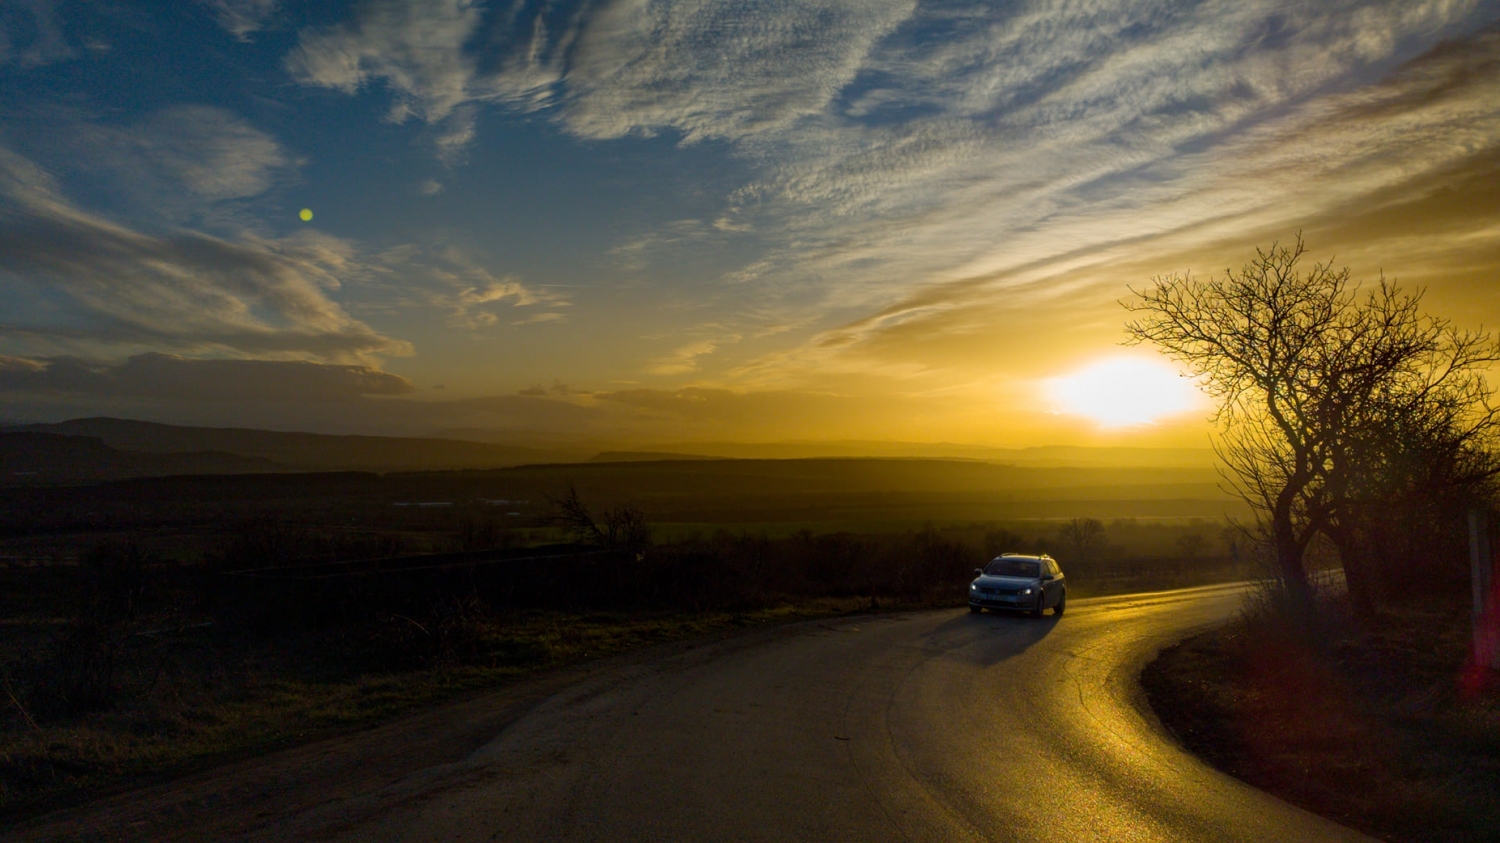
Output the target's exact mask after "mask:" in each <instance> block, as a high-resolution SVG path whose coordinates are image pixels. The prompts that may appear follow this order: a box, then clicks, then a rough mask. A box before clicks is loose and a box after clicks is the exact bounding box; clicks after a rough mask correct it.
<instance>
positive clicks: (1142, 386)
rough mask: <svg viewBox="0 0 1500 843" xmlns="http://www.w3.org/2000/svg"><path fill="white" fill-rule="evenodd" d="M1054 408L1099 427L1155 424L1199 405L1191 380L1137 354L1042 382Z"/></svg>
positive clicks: (1111, 359) (1108, 360) (1199, 397)
mask: <svg viewBox="0 0 1500 843" xmlns="http://www.w3.org/2000/svg"><path fill="white" fill-rule="evenodd" d="M1046 387H1047V392H1048V395H1049V396H1050V397H1051V399H1052V401H1053V403H1054V404H1055V405H1056V406H1057V409H1058V411H1059V412H1063V413H1067V414H1069V415H1075V416H1083V417H1084V418H1088V419H1092V420H1093V421H1094V422H1096V423H1098V425H1099V426H1100V427H1105V428H1118V427H1133V426H1137V425H1149V424H1155V423H1156V422H1157V421H1158V420H1159V419H1162V418H1165V417H1167V416H1172V415H1177V414H1179V413H1183V412H1186V411H1188V410H1192V409H1195V408H1197V407H1199V406H1201V405H1202V401H1203V395H1202V393H1200V392H1199V391H1198V390H1197V388H1195V387H1194V386H1193V382H1192V381H1191V380H1189V379H1187V378H1184V377H1182V376H1181V375H1179V374H1178V373H1177V372H1176V371H1175V370H1173V369H1172V368H1170V367H1168V366H1166V365H1163V364H1161V363H1154V362H1151V361H1148V360H1143V359H1141V358H1138V357H1114V358H1110V359H1106V360H1101V361H1098V362H1096V363H1092V364H1090V365H1088V366H1085V367H1084V368H1082V369H1079V370H1077V371H1075V372H1072V373H1070V374H1067V375H1063V376H1062V377H1057V378H1052V379H1051V380H1049V381H1047V382H1046Z"/></svg>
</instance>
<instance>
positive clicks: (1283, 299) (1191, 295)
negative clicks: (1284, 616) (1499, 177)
mask: <svg viewBox="0 0 1500 843" xmlns="http://www.w3.org/2000/svg"><path fill="white" fill-rule="evenodd" d="M1305 252H1306V247H1305V245H1304V244H1303V242H1302V238H1301V236H1300V235H1299V236H1298V237H1297V239H1296V241H1295V242H1294V243H1293V244H1292V245H1291V246H1289V247H1286V246H1281V245H1278V244H1273V245H1272V246H1271V247H1270V248H1269V249H1257V250H1256V256H1255V258H1254V259H1253V260H1251V261H1250V262H1249V263H1247V264H1246V265H1245V266H1244V267H1243V268H1242V269H1241V270H1240V271H1239V272H1235V271H1233V270H1226V271H1225V272H1224V275H1223V276H1222V277H1217V278H1211V279H1209V280H1206V281H1205V280H1200V279H1197V278H1194V277H1192V276H1191V275H1187V274H1181V275H1179V274H1171V275H1166V276H1158V277H1156V278H1153V279H1152V283H1151V286H1149V287H1148V288H1146V289H1145V290H1142V291H1137V290H1134V289H1132V290H1131V292H1132V294H1133V295H1134V298H1132V299H1130V300H1128V301H1126V302H1124V304H1125V307H1126V308H1127V309H1128V310H1130V311H1131V312H1132V313H1135V314H1137V318H1136V319H1135V320H1134V321H1131V322H1129V323H1128V324H1127V325H1126V330H1127V332H1128V333H1129V334H1130V337H1131V339H1132V340H1133V341H1134V342H1149V343H1152V344H1154V345H1156V346H1157V347H1158V348H1159V349H1160V350H1161V351H1163V352H1164V353H1165V354H1167V355H1168V356H1170V357H1172V358H1173V359H1176V360H1178V361H1180V362H1182V363H1184V364H1186V365H1187V367H1188V369H1189V370H1190V372H1191V374H1192V375H1193V376H1195V377H1197V378H1199V379H1200V382H1201V383H1202V385H1203V388H1204V389H1205V390H1206V391H1207V392H1208V393H1209V395H1210V396H1211V397H1213V398H1214V399H1216V400H1217V402H1218V411H1217V413H1216V414H1215V417H1214V420H1215V421H1216V422H1217V424H1218V428H1219V432H1218V434H1217V436H1216V438H1215V442H1214V445H1215V450H1216V452H1217V453H1218V456H1219V459H1220V461H1221V462H1222V464H1223V468H1222V469H1221V473H1222V474H1223V476H1224V477H1225V479H1226V481H1227V482H1228V483H1229V485H1230V486H1231V487H1232V489H1233V490H1234V491H1235V492H1236V493H1238V494H1239V496H1240V497H1242V498H1243V499H1244V500H1245V501H1246V502H1248V503H1249V504H1250V505H1251V506H1252V507H1253V508H1254V509H1255V511H1256V513H1257V515H1258V518H1259V520H1260V522H1261V528H1262V531H1263V532H1264V534H1265V535H1266V536H1267V538H1268V540H1269V542H1270V544H1271V546H1272V550H1273V551H1274V556H1275V560H1276V565H1277V568H1278V571H1279V574H1280V577H1281V579H1282V580H1284V581H1285V583H1286V585H1287V588H1288V592H1289V593H1290V594H1292V595H1293V596H1294V597H1295V598H1297V599H1299V600H1301V601H1306V600H1307V598H1308V596H1309V591H1308V585H1307V572H1306V568H1305V566H1304V562H1303V558H1304V555H1305V553H1306V551H1307V548H1308V546H1309V544H1310V543H1311V542H1312V541H1313V539H1314V538H1315V537H1316V536H1317V535H1319V534H1320V533H1323V534H1327V535H1328V536H1329V538H1332V539H1334V540H1335V542H1336V543H1337V541H1338V536H1337V534H1338V527H1339V525H1340V524H1344V523H1347V522H1348V520H1349V518H1350V517H1351V514H1352V513H1353V511H1354V510H1353V507H1352V506H1351V501H1352V500H1353V498H1354V496H1355V494H1356V490H1363V492H1362V493H1369V494H1377V495H1378V494H1380V492H1378V491H1377V489H1378V487H1379V486H1380V484H1381V483H1383V482H1387V481H1390V480H1392V478H1393V477H1394V476H1395V475H1394V474H1393V473H1392V472H1393V471H1394V470H1395V465H1394V463H1393V462H1392V461H1391V459H1390V457H1391V456H1392V455H1393V454H1394V453H1395V451H1394V450H1393V448H1392V446H1393V444H1394V443H1395V442H1396V440H1398V439H1399V438H1400V437H1402V436H1405V435H1411V434H1413V433H1415V432H1417V431H1418V430H1420V431H1421V432H1422V435H1423V436H1424V437H1426V438H1427V439H1429V440H1430V441H1431V442H1432V443H1434V444H1436V443H1440V442H1450V445H1446V446H1443V447H1447V448H1449V451H1450V452H1453V453H1458V452H1463V453H1468V452H1470V451H1472V450H1474V449H1475V448H1477V447H1480V446H1481V444H1482V442H1483V440H1485V439H1486V438H1487V437H1488V435H1489V434H1490V433H1491V432H1493V429H1494V426H1495V411H1494V410H1493V409H1491V408H1490V407H1489V405H1488V404H1487V403H1486V401H1485V399H1486V398H1487V396H1488V389H1487V387H1486V385H1485V383H1484V380H1483V378H1482V377H1481V375H1480V372H1481V371H1482V370H1483V368H1484V367H1485V366H1487V365H1488V364H1489V363H1490V362H1492V361H1495V360H1497V359H1500V348H1497V347H1496V345H1495V344H1494V342H1493V340H1492V338H1491V337H1490V336H1489V335H1488V334H1485V333H1482V332H1465V331H1460V330H1458V329H1456V328H1455V327H1453V325H1452V324H1451V323H1449V322H1447V321H1444V320H1440V319H1435V318H1432V317H1429V316H1425V315H1423V314H1422V312H1421V310H1420V307H1419V305H1420V302H1421V297H1422V295H1421V292H1420V291H1419V292H1416V293H1408V292H1406V291H1404V290H1402V289H1401V288H1400V287H1399V286H1398V285H1396V284H1393V283H1389V282H1387V281H1386V280H1385V279H1384V278H1381V279H1380V280H1379V282H1378V283H1377V284H1375V285H1374V286H1372V287H1371V288H1370V289H1369V290H1368V291H1367V292H1362V291H1361V290H1360V288H1359V286H1358V285H1357V284H1353V283H1351V281H1350V274H1349V270H1348V268H1347V267H1346V268H1343V269H1337V270H1335V269H1334V268H1333V266H1332V264H1331V263H1313V264H1312V265H1311V266H1309V267H1307V268H1306V271H1303V270H1302V269H1301V268H1300V266H1299V264H1300V263H1301V261H1302V258H1303V256H1304V254H1305ZM1397 419H1405V420H1407V423H1406V424H1405V427H1404V428H1402V425H1400V424H1396V423H1395V421H1396V420H1397ZM1419 419H1420V420H1423V421H1421V422H1420V423H1418V422H1417V420H1419ZM1398 429H1400V432H1398ZM1393 437H1394V438H1393ZM1453 442H1456V443H1457V444H1452V443H1453ZM1454 448H1456V449H1457V450H1456V451H1454V450H1453V449H1454ZM1459 462H1462V461H1461V460H1460V461H1459ZM1455 464H1457V463H1455ZM1408 479H1409V478H1408ZM1347 564H1348V561H1347V560H1346V565H1347ZM1346 572H1348V573H1355V571H1354V570H1352V569H1350V568H1348V567H1346Z"/></svg>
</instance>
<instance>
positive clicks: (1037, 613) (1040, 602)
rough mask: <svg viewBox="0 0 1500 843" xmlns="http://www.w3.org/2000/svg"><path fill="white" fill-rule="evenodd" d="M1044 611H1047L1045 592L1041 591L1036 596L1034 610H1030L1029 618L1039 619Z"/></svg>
mask: <svg viewBox="0 0 1500 843" xmlns="http://www.w3.org/2000/svg"><path fill="white" fill-rule="evenodd" d="M1045 611H1047V592H1045V591H1043V592H1042V593H1040V594H1038V595H1037V596H1036V608H1035V609H1032V610H1031V616H1032V617H1033V618H1039V617H1041V616H1042V613H1043V612H1045Z"/></svg>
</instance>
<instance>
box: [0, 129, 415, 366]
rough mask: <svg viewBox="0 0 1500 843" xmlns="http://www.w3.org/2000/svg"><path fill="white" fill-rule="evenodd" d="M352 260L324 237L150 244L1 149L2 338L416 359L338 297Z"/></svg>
mask: <svg viewBox="0 0 1500 843" xmlns="http://www.w3.org/2000/svg"><path fill="white" fill-rule="evenodd" d="M349 259H350V251H349V249H348V247H347V245H346V244H343V243H342V242H341V241H338V240H337V239H336V238H332V237H327V236H326V235H325V236H318V235H303V236H300V237H294V238H289V239H282V240H276V239H265V238H259V237H255V236H253V235H246V236H244V237H242V238H240V239H238V240H228V239H223V238H219V237H213V236H209V235H206V234H202V233H198V232H192V231H182V230H176V231H172V232H169V233H165V234H148V233H143V232H141V231H137V230H135V229H132V228H129V227H127V226H124V225H120V224H118V223H114V222H111V221H109V220H106V219H104V218H102V217H99V216H96V215H93V214H90V213H87V212H85V211H82V210H79V209H78V208H76V207H74V206H73V205H72V204H71V203H70V202H69V201H68V200H67V199H66V198H65V197H64V196H63V195H62V194H61V192H60V191H59V189H58V186H57V185H56V183H55V182H54V181H53V179H52V178H51V176H50V175H49V174H47V173H46V172H45V171H44V170H42V169H41V168H39V167H37V166H36V165H35V164H33V163H32V162H31V161H29V160H27V159H25V158H23V157H22V156H19V155H17V154H15V153H14V152H10V151H9V150H5V149H0V286H3V287H4V289H5V290H6V291H7V292H8V295H7V297H6V298H7V299H8V301H7V302H6V303H5V304H3V305H0V321H3V323H4V327H3V328H0V333H5V334H9V335H11V336H13V337H20V338H25V339H26V340H27V341H28V342H33V343H35V342H42V343H44V344H45V343H51V344H52V345H53V346H54V347H57V346H69V347H77V346H84V347H86V350H88V351H89V352H91V353H107V352H108V351H109V350H110V349H116V350H118V349H122V348H130V347H142V346H144V347H148V348H149V347H157V348H163V347H165V348H176V349H182V350H212V349H220V350H233V351H238V352H244V353H251V354H256V353H267V352H271V353H280V354H295V355H311V356H315V357H321V358H325V359H330V360H339V359H348V358H355V359H358V358H361V357H364V356H366V355H372V354H400V353H408V352H409V351H410V347H409V346H408V345H407V344H406V343H404V342H401V341H399V340H394V339H391V338H389V337H386V336H383V335H381V334H380V333H378V332H377V331H375V330H374V329H372V328H370V327H369V326H368V325H365V324H364V323H362V322H360V321H358V320H356V319H354V318H353V317H351V316H349V315H348V314H347V313H346V312H345V311H344V310H343V309H342V308H341V307H340V306H339V305H338V304H336V303H335V302H334V301H332V300H331V299H330V298H329V297H328V295H327V291H330V290H334V289H337V288H338V286H339V283H340V282H339V278H338V275H339V272H340V270H341V269H342V268H343V267H345V266H346V265H347V263H348V261H349Z"/></svg>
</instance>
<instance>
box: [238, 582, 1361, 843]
mask: <svg viewBox="0 0 1500 843" xmlns="http://www.w3.org/2000/svg"><path fill="white" fill-rule="evenodd" d="M1240 596H1241V591H1240V590H1239V589H1238V588H1237V587H1213V588H1204V589H1192V590H1188V591H1179V592H1167V593H1162V594H1156V595H1135V596H1129V597H1116V598H1101V599H1096V600H1078V601H1073V602H1070V604H1069V609H1068V614H1067V616H1066V617H1064V618H1055V617H1053V616H1052V615H1050V614H1049V615H1048V616H1047V617H1045V618H1043V619H1041V620H1037V619H1033V618H1028V617H1022V616H1016V617H1009V616H999V615H993V614H988V613H987V614H984V615H978V616H971V615H970V614H969V613H968V612H966V611H957V612H954V611H941V612H922V613H913V614H904V615H892V616H876V617H866V618H858V619H850V620H842V621H835V622H824V623H816V624H803V625H799V626H796V627H790V628H784V629H782V630H777V631H772V632H769V633H765V634H753V635H749V636H744V637H742V638H736V639H730V640H727V641H721V642H718V643H715V644H710V645H706V646H702V647H697V648H693V649H687V650H685V651H679V652H676V653H674V654H671V655H670V656H669V657H667V658H665V659H662V660H656V661H651V662H646V661H640V662H636V663H626V664H623V665H620V666H617V667H614V668H611V669H609V670H605V671H602V672H599V673H597V674H595V675H593V676H591V677H588V678H586V679H584V680H583V681H581V682H578V683H576V684H573V685H570V686H568V687H566V688H564V689H562V690H561V691H559V692H557V693H555V694H553V695H551V696H549V697H547V698H546V699H545V700H543V701H542V702H540V703H539V704H538V705H536V706H535V707H534V708H532V709H530V710H529V711H528V712H527V713H526V714H524V715H523V716H521V717H519V718H518V719H516V720H515V721H513V722H512V723H511V724H510V725H509V726H508V727H507V728H505V729H504V731H502V732H501V733H500V734H499V735H498V736H497V737H495V738H494V739H493V740H491V741H490V742H489V743H488V744H486V745H484V746H483V747H482V748H481V749H479V750H478V751H477V752H474V753H472V754H471V755H470V756H469V757H468V758H467V759H466V760H464V761H463V762H461V763H458V764H451V765H445V766H443V767H439V768H433V769H429V770H426V771H423V772H421V773H418V774H416V775H413V776H408V777H407V778H406V779H405V780H403V781H401V782H397V783H395V784H393V785H391V786H389V787H387V788H385V789H383V790H381V791H380V792H378V793H373V794H369V795H368V796H367V797H365V798H361V799H354V800H334V801H331V802H330V803H328V804H325V805H322V806H320V807H318V808H316V809H313V810H309V811H306V812H303V813H301V814H299V815H297V816H291V817H283V818H282V819H281V820H280V821H277V822H274V823H273V824H272V827H263V828H262V831H261V834H259V835H252V839H267V840H270V839H290V838H316V839H326V840H349V841H355V840H358V841H380V840H389V841H417V840H444V841H494V840H517V841H521V840H525V841H573V840H578V841H584V840H587V841H660V840H733V841H740V840H744V841H752V840H767V841H784V840H851V841H853V840H857V841H880V840H906V841H919V840H933V841H956V840H998V841H1021V840H1056V841H1082V840H1108V841H1191V840H1205V841H1214V843H1225V841H1237V840H1244V841H1321V840H1367V839H1369V838H1366V837H1363V836H1362V835H1359V834H1357V833H1355V832H1353V831H1351V830H1349V829H1346V828H1344V827H1342V826H1339V825H1336V824H1334V823H1332V822H1330V821H1328V820H1325V819H1322V818H1320V817H1317V816H1314V815H1312V814H1309V813H1307V812H1305V811H1302V810H1300V809H1298V808H1294V807H1292V806H1290V805H1288V804H1286V803H1284V802H1281V801H1279V800H1277V799H1275V798H1272V797H1270V796H1267V795H1265V794H1263V793H1261V792H1259V791H1257V790H1254V789H1252V788H1250V787H1248V786H1246V785H1243V784H1241V783H1239V782H1238V781H1236V780H1234V779H1232V778H1229V777H1227V776H1225V775H1223V774H1220V773H1218V772H1216V771H1214V770H1212V769H1211V768H1209V767H1207V766H1205V765H1204V764H1203V763H1201V762H1200V761H1198V760H1196V759H1195V758H1194V757H1192V756H1190V755H1188V754H1187V753H1185V752H1184V751H1183V750H1181V749H1179V748H1178V747H1177V746H1176V745H1175V744H1174V743H1173V742H1172V741H1171V740H1170V739H1169V738H1167V737H1166V736H1164V735H1163V734H1162V733H1161V731H1160V727H1159V726H1157V725H1156V723H1155V721H1154V718H1152V716H1151V715H1150V713H1149V711H1148V710H1147V709H1146V707H1145V702H1144V700H1143V698H1142V694H1141V691H1140V689H1139V686H1138V684H1137V682H1136V677H1137V675H1138V673H1139V671H1140V668H1141V667H1142V665H1143V664H1144V663H1145V662H1146V660H1148V659H1149V658H1150V657H1151V655H1152V654H1153V653H1155V652H1156V650H1158V649H1159V648H1160V647H1161V646H1163V645H1165V644H1168V643H1170V642H1173V641H1176V640H1179V639H1181V638H1183V637H1184V636H1185V635H1187V634H1189V633H1191V632H1192V631H1194V630H1195V629H1198V628H1201V627H1204V626H1206V625H1208V624H1212V623H1214V622H1217V621H1220V620H1222V619H1224V618H1226V617H1228V616H1229V615H1230V614H1232V613H1233V612H1234V611H1235V609H1236V607H1237V606H1238V605H1239V601H1240Z"/></svg>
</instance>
